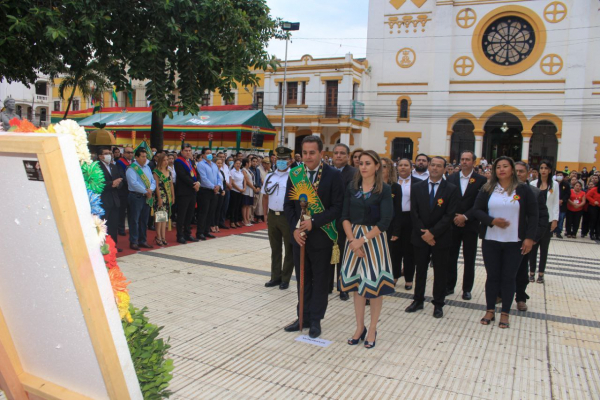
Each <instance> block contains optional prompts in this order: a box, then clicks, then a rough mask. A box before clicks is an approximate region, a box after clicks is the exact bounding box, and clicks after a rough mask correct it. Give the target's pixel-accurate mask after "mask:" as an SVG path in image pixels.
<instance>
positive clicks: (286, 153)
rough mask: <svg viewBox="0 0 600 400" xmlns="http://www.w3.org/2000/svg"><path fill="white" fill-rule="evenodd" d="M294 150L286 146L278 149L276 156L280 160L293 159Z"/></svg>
mask: <svg viewBox="0 0 600 400" xmlns="http://www.w3.org/2000/svg"><path fill="white" fill-rule="evenodd" d="M292 153H293V151H292V149H288V148H287V147H284V146H279V147H278V148H276V149H275V155H276V156H277V157H278V158H291V157H292Z"/></svg>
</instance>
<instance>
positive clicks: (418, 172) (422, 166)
mask: <svg viewBox="0 0 600 400" xmlns="http://www.w3.org/2000/svg"><path fill="white" fill-rule="evenodd" d="M429 161H430V160H429V157H428V156H427V154H419V155H418V156H417V158H415V165H414V167H415V170H414V171H413V172H412V175H413V176H414V177H415V178H418V179H420V180H422V181H426V180H427V179H428V178H429V170H428V168H429ZM444 169H446V168H445V167H444Z"/></svg>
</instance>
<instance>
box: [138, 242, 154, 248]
mask: <svg viewBox="0 0 600 400" xmlns="http://www.w3.org/2000/svg"><path fill="white" fill-rule="evenodd" d="M138 246H139V247H141V248H143V249H153V248H154V246H152V245H149V244H148V242H144V243H139V244H138Z"/></svg>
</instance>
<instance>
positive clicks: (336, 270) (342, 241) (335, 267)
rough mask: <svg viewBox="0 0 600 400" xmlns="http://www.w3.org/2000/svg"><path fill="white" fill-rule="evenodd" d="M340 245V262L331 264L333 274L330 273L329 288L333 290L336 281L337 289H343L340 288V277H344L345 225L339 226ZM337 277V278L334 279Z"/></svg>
mask: <svg viewBox="0 0 600 400" xmlns="http://www.w3.org/2000/svg"><path fill="white" fill-rule="evenodd" d="M337 231H338V241H337V243H338V247H339V249H340V262H339V263H337V264H335V265H333V264H332V265H331V274H330V275H329V290H333V284H334V282H336V284H335V286H336V288H337V290H339V291H341V288H340V279H342V276H341V269H342V262H344V250H345V247H346V232H345V231H344V228H343V227H338V230H337ZM334 278H335V280H334Z"/></svg>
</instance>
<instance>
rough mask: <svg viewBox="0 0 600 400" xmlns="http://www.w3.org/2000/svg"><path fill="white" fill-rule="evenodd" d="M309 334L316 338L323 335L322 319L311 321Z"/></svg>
mask: <svg viewBox="0 0 600 400" xmlns="http://www.w3.org/2000/svg"><path fill="white" fill-rule="evenodd" d="M308 336H310V337H311V338H313V339H315V338H318V337H319V336H321V321H310V330H309V331H308Z"/></svg>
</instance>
